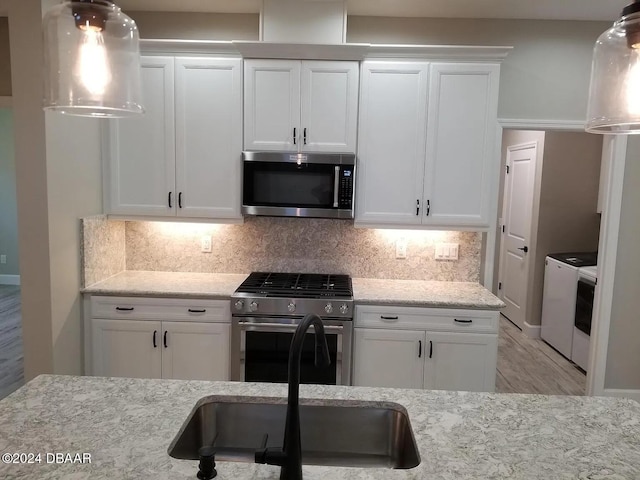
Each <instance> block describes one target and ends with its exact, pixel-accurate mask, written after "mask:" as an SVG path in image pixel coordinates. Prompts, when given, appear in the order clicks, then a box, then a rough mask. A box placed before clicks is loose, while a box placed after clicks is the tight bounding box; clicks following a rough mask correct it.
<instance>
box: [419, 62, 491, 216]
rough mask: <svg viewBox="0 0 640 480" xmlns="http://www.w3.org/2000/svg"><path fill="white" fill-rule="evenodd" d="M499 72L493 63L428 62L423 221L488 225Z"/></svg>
mask: <svg viewBox="0 0 640 480" xmlns="http://www.w3.org/2000/svg"><path fill="white" fill-rule="evenodd" d="M499 73H500V70H499V66H498V65H493V64H447V63H436V64H432V65H431V70H430V76H429V81H430V86H429V118H428V121H427V160H426V161H427V163H426V165H427V167H426V176H425V189H424V201H425V203H427V202H428V205H429V208H425V209H424V210H423V216H424V221H423V223H425V224H433V225H443V226H448V225H452V226H478V227H487V226H489V223H490V218H489V217H490V210H491V208H490V207H491V205H490V200H491V198H490V196H491V185H492V184H493V181H492V175H494V174H497V171H498V168H497V162H499V154H498V153H497V152H496V130H497V111H498V80H499ZM494 166H495V167H496V168H493V167H494Z"/></svg>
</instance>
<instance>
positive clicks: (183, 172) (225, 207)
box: [176, 58, 242, 218]
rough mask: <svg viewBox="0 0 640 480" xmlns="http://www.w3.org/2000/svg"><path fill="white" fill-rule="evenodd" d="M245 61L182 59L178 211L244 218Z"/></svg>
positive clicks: (178, 80)
mask: <svg viewBox="0 0 640 480" xmlns="http://www.w3.org/2000/svg"><path fill="white" fill-rule="evenodd" d="M241 155H242V60H240V59H215V58H177V59H176V191H177V192H178V193H177V195H178V197H177V202H178V216H181V217H208V218H241V214H240V167H241Z"/></svg>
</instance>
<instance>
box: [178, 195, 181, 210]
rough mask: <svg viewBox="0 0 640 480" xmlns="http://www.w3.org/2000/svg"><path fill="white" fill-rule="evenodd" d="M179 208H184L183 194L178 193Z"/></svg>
mask: <svg viewBox="0 0 640 480" xmlns="http://www.w3.org/2000/svg"><path fill="white" fill-rule="evenodd" d="M178 208H182V192H180V193H178Z"/></svg>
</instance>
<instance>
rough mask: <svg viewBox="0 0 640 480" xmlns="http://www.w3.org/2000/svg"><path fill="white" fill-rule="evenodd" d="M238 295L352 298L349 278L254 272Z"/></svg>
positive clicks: (345, 276)
mask: <svg viewBox="0 0 640 480" xmlns="http://www.w3.org/2000/svg"><path fill="white" fill-rule="evenodd" d="M236 292H237V293H251V294H254V295H256V296H263V297H295V298H327V297H331V298H348V297H352V296H353V288H352V286H351V277H350V276H349V275H328V274H318V273H269V272H253V273H251V274H250V275H249V277H247V279H246V280H245V281H244V282H242V284H241V285H240V286H239V287H238V288H237V290H236Z"/></svg>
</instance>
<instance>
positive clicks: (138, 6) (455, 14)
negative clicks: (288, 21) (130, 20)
mask: <svg viewBox="0 0 640 480" xmlns="http://www.w3.org/2000/svg"><path fill="white" fill-rule="evenodd" d="M10 1H12V0H0V16H2V15H5V16H6V15H7V10H8V5H9V2H10ZM13 1H19V0H13ZM302 1H312V0H302ZM316 1H321V0H316ZM628 3H631V0H347V9H348V11H349V14H351V15H375V16H392V17H441V18H518V19H525V18H526V19H541V20H542V19H544V20H605V21H614V20H615V19H616V18H617V17H618V16H619V14H620V12H621V11H622V7H624V6H625V5H626V4H628ZM117 4H118V5H120V7H122V9H123V10H125V11H127V10H146V11H165V12H177V11H181V12H226V13H257V12H259V11H260V4H261V1H260V0H181V1H179V2H176V1H175V0H117Z"/></svg>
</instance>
